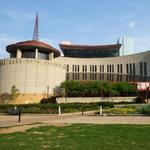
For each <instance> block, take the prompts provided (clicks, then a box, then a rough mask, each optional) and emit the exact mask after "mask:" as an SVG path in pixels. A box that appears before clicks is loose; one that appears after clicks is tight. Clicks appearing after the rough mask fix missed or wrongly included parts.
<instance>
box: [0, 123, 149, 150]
mask: <svg viewBox="0 0 150 150" xmlns="http://www.w3.org/2000/svg"><path fill="white" fill-rule="evenodd" d="M149 133H150V126H149V125H91V124H88V125H82V124H80V125H77V124H74V125H65V126H45V127H39V128H32V129H29V130H27V131H26V132H22V133H21V132H20V133H19V132H18V133H9V134H0V149H1V150H9V149H15V150H17V149H34V150H40V149H50V150H51V149H52V150H53V149H56V150H57V149H58V150H118V149H120V150H130V149H131V150H149V147H150V140H149V139H150V135H149Z"/></svg>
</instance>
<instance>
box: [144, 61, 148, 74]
mask: <svg viewBox="0 0 150 150" xmlns="http://www.w3.org/2000/svg"><path fill="white" fill-rule="evenodd" d="M144 76H147V63H146V62H144Z"/></svg>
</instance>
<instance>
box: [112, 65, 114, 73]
mask: <svg viewBox="0 0 150 150" xmlns="http://www.w3.org/2000/svg"><path fill="white" fill-rule="evenodd" d="M111 68H112V73H114V65H112V66H111Z"/></svg>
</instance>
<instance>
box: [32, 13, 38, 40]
mask: <svg viewBox="0 0 150 150" xmlns="http://www.w3.org/2000/svg"><path fill="white" fill-rule="evenodd" d="M33 40H37V41H38V40H39V21H38V13H37V14H36V19H35V24H34V32H33Z"/></svg>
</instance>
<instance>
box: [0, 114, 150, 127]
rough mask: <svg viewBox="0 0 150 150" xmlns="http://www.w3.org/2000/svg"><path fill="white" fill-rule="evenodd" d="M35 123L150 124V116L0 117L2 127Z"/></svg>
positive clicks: (43, 115)
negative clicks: (19, 120)
mask: <svg viewBox="0 0 150 150" xmlns="http://www.w3.org/2000/svg"><path fill="white" fill-rule="evenodd" d="M34 123H44V124H55V123H56V124H59V123H60V124H62V123H69V124H72V123H88V124H150V116H90V115H85V116H82V115H80V114H79V115H46V114H42V115H41V114H26V115H23V116H22V117H21V122H20V123H19V122H18V116H8V115H0V127H8V126H16V125H26V124H34Z"/></svg>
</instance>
